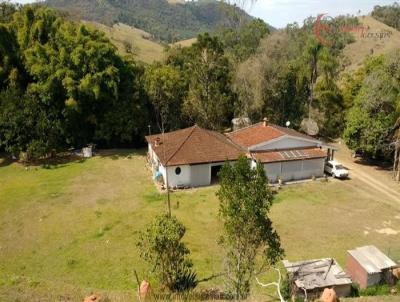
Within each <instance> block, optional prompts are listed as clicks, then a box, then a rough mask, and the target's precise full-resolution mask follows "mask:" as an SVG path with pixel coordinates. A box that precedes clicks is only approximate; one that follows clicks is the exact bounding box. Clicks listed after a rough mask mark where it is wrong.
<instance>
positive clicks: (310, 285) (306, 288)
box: [283, 258, 352, 301]
mask: <svg viewBox="0 0 400 302" xmlns="http://www.w3.org/2000/svg"><path fill="white" fill-rule="evenodd" d="M283 265H284V267H285V269H286V272H287V274H288V279H289V284H290V285H291V293H292V295H294V296H300V297H305V296H306V297H307V299H308V300H307V301H313V299H317V298H319V297H320V296H321V294H322V292H323V291H324V289H325V288H332V289H334V290H335V292H336V294H337V296H338V297H346V296H348V295H350V292H351V284H352V281H351V279H350V277H349V276H348V275H347V274H346V273H345V272H344V271H343V269H342V268H341V267H340V265H339V264H338V263H337V262H336V260H335V259H332V258H325V259H315V260H307V261H299V262H289V261H288V260H284V261H283Z"/></svg>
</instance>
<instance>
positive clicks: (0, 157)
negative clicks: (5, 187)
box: [0, 153, 16, 168]
mask: <svg viewBox="0 0 400 302" xmlns="http://www.w3.org/2000/svg"><path fill="white" fill-rule="evenodd" d="M14 162H16V160H12V159H11V157H10V156H8V155H7V154H5V153H0V168H1V167H7V166H9V165H11V164H12V163H14Z"/></svg>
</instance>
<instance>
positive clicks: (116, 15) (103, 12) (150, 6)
mask: <svg viewBox="0 0 400 302" xmlns="http://www.w3.org/2000/svg"><path fill="white" fill-rule="evenodd" d="M46 4H47V5H48V6H50V7H53V8H57V9H61V10H63V11H67V12H68V14H69V15H70V16H73V17H74V18H77V19H78V20H80V19H84V20H89V21H97V22H99V23H103V24H106V25H109V26H110V25H112V24H114V23H117V22H121V23H125V24H127V25H130V26H134V27H136V28H140V29H142V30H144V31H146V32H148V33H150V34H152V35H153V37H154V39H157V40H160V41H163V42H168V43H171V42H176V41H179V40H183V39H188V38H194V37H196V36H197V34H199V33H204V32H214V31H215V30H217V29H218V28H219V27H220V26H223V25H229V24H231V23H232V19H231V18H230V15H229V14H226V13H225V12H226V11H234V12H236V13H237V14H239V15H240V16H241V18H243V19H247V20H250V19H251V17H250V16H249V15H247V14H246V12H244V11H243V10H241V9H240V8H238V7H234V6H230V5H228V4H224V3H221V2H218V1H214V0H211V1H210V0H202V1H189V2H186V3H174V4H172V3H169V2H168V1H167V0H124V1H120V0H118V1H116V0H104V1H96V0H84V1H82V0H47V1H46Z"/></svg>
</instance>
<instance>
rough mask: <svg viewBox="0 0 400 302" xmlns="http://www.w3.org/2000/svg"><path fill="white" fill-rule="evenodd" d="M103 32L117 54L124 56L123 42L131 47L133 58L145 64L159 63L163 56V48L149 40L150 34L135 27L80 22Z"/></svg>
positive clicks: (120, 24)
mask: <svg viewBox="0 0 400 302" xmlns="http://www.w3.org/2000/svg"><path fill="white" fill-rule="evenodd" d="M82 22H85V23H86V24H88V25H89V26H93V27H95V28H96V29H98V30H100V31H102V32H104V33H105V34H106V36H107V37H108V38H109V39H110V40H111V42H112V43H113V44H114V45H115V46H116V47H117V48H118V52H119V53H120V54H121V55H123V56H125V55H128V54H127V53H126V51H125V47H124V42H125V41H126V42H128V43H130V44H131V45H132V49H133V53H134V57H135V58H137V59H138V60H140V61H143V62H145V63H152V62H154V61H160V60H162V58H163V55H164V47H163V46H162V45H161V44H159V43H157V42H154V41H152V40H151V39H150V34H149V33H147V32H145V31H143V30H141V29H137V28H135V27H131V26H128V25H125V24H122V23H119V24H115V25H114V26H113V27H109V26H107V25H103V24H100V23H97V22H88V21H82Z"/></svg>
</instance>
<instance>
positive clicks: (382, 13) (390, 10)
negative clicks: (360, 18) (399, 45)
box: [371, 2, 400, 30]
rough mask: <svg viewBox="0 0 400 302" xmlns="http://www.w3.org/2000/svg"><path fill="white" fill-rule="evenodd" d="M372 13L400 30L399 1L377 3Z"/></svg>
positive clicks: (376, 17)
mask: <svg viewBox="0 0 400 302" xmlns="http://www.w3.org/2000/svg"><path fill="white" fill-rule="evenodd" d="M371 15H372V17H374V18H375V19H377V20H379V21H381V22H383V23H385V24H386V25H388V26H390V27H393V28H395V29H397V30H400V5H399V3H398V2H394V3H393V4H392V5H377V6H375V7H374V10H373V11H372V14H371Z"/></svg>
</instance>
